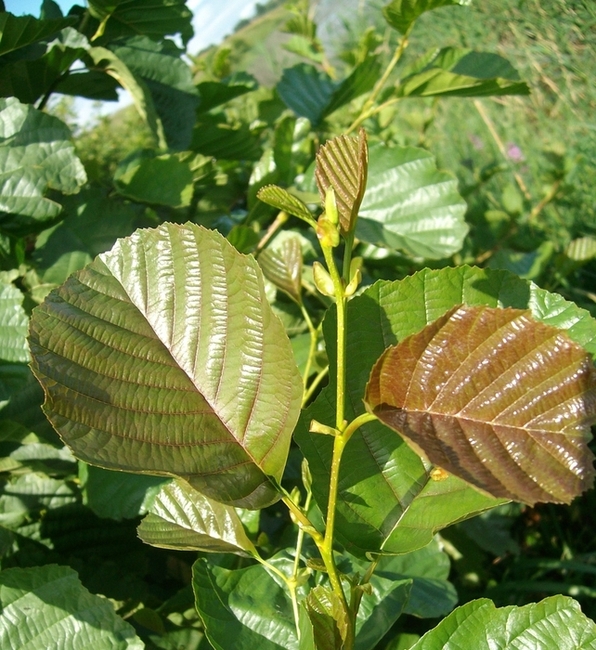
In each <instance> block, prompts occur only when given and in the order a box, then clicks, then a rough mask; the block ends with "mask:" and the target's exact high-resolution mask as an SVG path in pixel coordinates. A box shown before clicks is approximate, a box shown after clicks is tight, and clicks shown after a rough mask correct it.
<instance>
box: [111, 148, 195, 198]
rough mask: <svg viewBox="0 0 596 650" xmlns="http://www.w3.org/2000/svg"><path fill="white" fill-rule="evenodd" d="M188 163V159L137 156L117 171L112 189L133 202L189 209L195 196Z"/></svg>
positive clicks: (172, 155) (133, 156) (126, 160)
mask: <svg viewBox="0 0 596 650" xmlns="http://www.w3.org/2000/svg"><path fill="white" fill-rule="evenodd" d="M191 163H192V160H188V155H178V154H162V155H160V156H156V155H155V154H154V153H153V152H152V151H141V152H136V153H134V154H131V155H130V156H128V158H126V159H125V160H123V161H122V162H121V163H120V164H119V165H118V167H117V168H116V171H115V172H114V186H115V187H116V191H117V192H118V193H119V194H121V195H122V196H125V197H126V198H129V199H133V200H134V201H139V202H142V203H150V204H153V205H167V206H170V207H172V208H184V207H188V206H189V205H190V202H191V200H192V197H193V192H194V178H193V171H192V167H191Z"/></svg>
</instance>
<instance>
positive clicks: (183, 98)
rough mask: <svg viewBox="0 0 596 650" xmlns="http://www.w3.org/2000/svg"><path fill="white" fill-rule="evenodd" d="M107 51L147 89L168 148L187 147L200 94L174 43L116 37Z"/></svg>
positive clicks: (138, 37) (187, 66) (179, 148)
mask: <svg viewBox="0 0 596 650" xmlns="http://www.w3.org/2000/svg"><path fill="white" fill-rule="evenodd" d="M109 48H110V50H111V51H112V52H113V53H114V54H115V55H116V56H117V57H118V59H119V60H120V61H121V62H122V63H124V64H125V65H126V66H127V67H128V69H129V70H130V71H131V72H132V73H133V74H134V75H135V76H137V77H138V78H140V79H142V80H143V82H144V84H145V85H146V87H147V88H148V90H149V92H150V94H151V98H152V100H153V104H154V106H155V110H156V112H157V115H158V116H159V119H160V121H161V124H162V126H163V131H164V136H165V138H166V141H167V144H168V147H169V148H170V149H177V150H184V149H188V148H189V145H190V141H191V139H192V133H193V125H194V123H195V119H196V110H197V106H198V105H199V101H200V100H199V96H198V92H197V89H196V87H195V85H194V83H193V79H192V71H191V69H190V67H189V65H188V64H187V63H186V62H185V61H184V60H183V59H182V58H181V56H182V54H183V50H180V49H178V48H177V47H176V46H175V45H174V44H173V43H171V42H169V41H163V42H160V43H156V42H155V41H153V40H151V39H150V38H148V37H146V36H136V37H133V38H127V39H123V40H119V41H117V42H116V43H111V44H110V45H109Z"/></svg>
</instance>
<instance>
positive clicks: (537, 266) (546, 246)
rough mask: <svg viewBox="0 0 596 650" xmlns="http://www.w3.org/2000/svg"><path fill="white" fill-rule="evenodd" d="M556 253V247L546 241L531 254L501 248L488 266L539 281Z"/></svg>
mask: <svg viewBox="0 0 596 650" xmlns="http://www.w3.org/2000/svg"><path fill="white" fill-rule="evenodd" d="M554 252H555V246H554V244H553V243H552V242H550V241H545V242H544V243H542V244H541V245H540V246H539V247H538V248H537V249H536V250H535V251H532V252H531V253H522V252H520V251H514V250H512V249H510V248H500V249H499V250H498V251H497V252H496V253H495V254H494V255H492V256H491V258H490V259H489V260H488V264H487V266H488V267H489V268H491V269H505V270H506V271H511V272H512V273H515V274H516V275H519V277H520V278H524V279H526V280H537V279H538V278H539V277H540V275H541V274H542V273H543V272H544V271H545V270H546V268H547V267H548V264H549V262H550V261H551V259H552V257H553V254H554Z"/></svg>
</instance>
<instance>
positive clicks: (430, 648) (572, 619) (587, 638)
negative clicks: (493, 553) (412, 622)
mask: <svg viewBox="0 0 596 650" xmlns="http://www.w3.org/2000/svg"><path fill="white" fill-rule="evenodd" d="M446 647H462V648H474V650H489V648H490V649H492V648H510V649H511V650H522V649H525V648H558V649H559V650H580V649H581V650H587V649H588V648H596V625H595V624H594V622H593V621H591V620H590V619H589V618H588V617H587V616H585V615H584V614H583V613H582V611H581V609H580V606H579V603H577V602H576V601H575V600H573V599H572V598H568V597H567V596H552V597H551V598H545V599H544V600H542V601H540V602H539V603H532V604H530V605H524V606H523V607H515V606H510V607H500V608H497V607H495V605H494V603H492V602H491V601H490V600H488V599H486V598H482V599H480V600H473V601H472V602H470V603H466V604H465V605H462V607H458V608H457V609H456V610H455V611H454V612H453V613H451V614H450V615H449V616H448V617H447V618H445V619H444V620H443V621H441V622H440V623H439V625H437V627H435V628H434V629H433V630H430V632H427V633H426V634H425V635H424V636H423V637H422V638H421V639H420V640H419V641H418V642H416V643H415V644H414V645H413V646H412V647H411V650H438V649H439V648H446Z"/></svg>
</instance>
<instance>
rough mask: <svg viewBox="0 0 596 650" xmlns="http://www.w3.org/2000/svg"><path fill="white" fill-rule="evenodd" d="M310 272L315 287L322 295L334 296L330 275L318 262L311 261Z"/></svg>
mask: <svg viewBox="0 0 596 650" xmlns="http://www.w3.org/2000/svg"><path fill="white" fill-rule="evenodd" d="M312 274H313V279H314V281H315V287H316V288H317V289H318V291H319V292H320V293H322V294H323V295H324V296H334V295H335V286H334V285H333V280H332V279H331V276H330V275H329V273H328V272H327V270H326V269H325V267H324V266H323V265H322V264H321V263H320V262H313V265H312Z"/></svg>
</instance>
